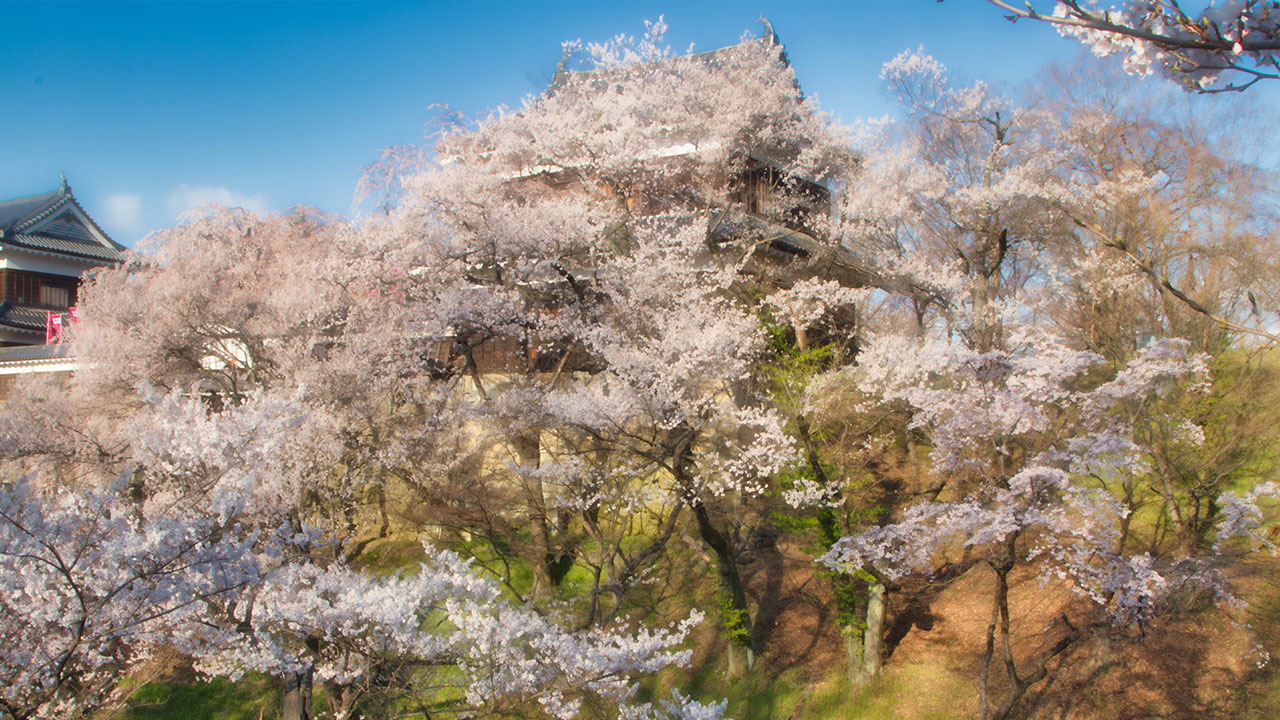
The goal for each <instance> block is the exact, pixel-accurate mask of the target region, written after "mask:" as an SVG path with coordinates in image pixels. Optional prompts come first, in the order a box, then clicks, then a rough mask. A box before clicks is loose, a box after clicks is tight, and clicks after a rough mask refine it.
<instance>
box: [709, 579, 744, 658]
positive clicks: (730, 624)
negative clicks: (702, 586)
mask: <svg viewBox="0 0 1280 720" xmlns="http://www.w3.org/2000/svg"><path fill="white" fill-rule="evenodd" d="M716 601H717V606H718V609H719V611H720V622H721V624H723V626H724V632H725V636H726V637H727V638H729V640H730V641H732V642H735V643H737V644H739V645H746V644H748V643H750V642H751V627H750V618H749V617H748V616H747V611H746V610H743V609H741V608H738V607H735V606H734V602H733V597H732V596H730V595H729V593H728V592H727V591H726V590H724V588H721V589H720V591H719V592H718V593H717V594H716Z"/></svg>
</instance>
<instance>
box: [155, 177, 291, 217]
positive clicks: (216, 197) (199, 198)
mask: <svg viewBox="0 0 1280 720" xmlns="http://www.w3.org/2000/svg"><path fill="white" fill-rule="evenodd" d="M205 205H222V206H223V207H229V208H235V207H238V208H244V209H245V210H248V211H250V212H255V213H266V212H268V210H269V208H268V207H267V198H266V197H265V196H263V195H253V196H249V195H245V194H244V193H239V192H236V191H235V190H228V189H227V188H224V187H192V186H191V185H187V184H186V183H183V184H181V185H179V186H178V187H176V188H174V190H173V192H171V193H169V212H171V213H173V217H174V219H175V220H178V219H181V218H182V216H183V215H185V214H187V213H189V212H191V211H192V210H197V209H199V208H201V207H203V206H205Z"/></svg>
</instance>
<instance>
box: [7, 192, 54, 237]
mask: <svg viewBox="0 0 1280 720" xmlns="http://www.w3.org/2000/svg"><path fill="white" fill-rule="evenodd" d="M62 197H63V195H62V188H58V189H57V190H54V191H53V192H47V193H43V194H40V195H31V196H29V197H21V198H14V199H12V200H4V201H0V228H7V227H10V226H11V225H16V224H17V223H18V222H19V221H22V220H25V219H27V218H29V217H31V216H33V215H40V214H41V211H42V210H46V209H48V208H49V207H51V206H53V205H55V204H57V202H58V201H59V200H61V199H62Z"/></svg>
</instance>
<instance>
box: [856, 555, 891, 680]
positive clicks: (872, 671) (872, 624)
mask: <svg viewBox="0 0 1280 720" xmlns="http://www.w3.org/2000/svg"><path fill="white" fill-rule="evenodd" d="M888 605H889V592H888V588H887V587H886V586H885V584H884V583H883V582H880V581H879V580H873V581H872V582H870V583H869V584H868V585H867V627H866V629H865V630H863V631H862V672H861V676H862V677H864V678H865V680H863V682H864V683H865V682H866V681H867V680H870V679H871V678H873V677H875V676H876V675H879V674H880V664H881V662H882V660H883V658H884V616H885V610H886V609H887V608H888Z"/></svg>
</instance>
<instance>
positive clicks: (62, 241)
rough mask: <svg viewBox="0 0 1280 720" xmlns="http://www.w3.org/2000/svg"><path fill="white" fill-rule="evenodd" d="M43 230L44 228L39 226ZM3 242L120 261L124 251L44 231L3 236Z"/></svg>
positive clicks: (35, 248)
mask: <svg viewBox="0 0 1280 720" xmlns="http://www.w3.org/2000/svg"><path fill="white" fill-rule="evenodd" d="M41 230H42V231H43V230H44V228H41ZM0 242H5V243H11V244H13V245H16V246H18V247H25V248H29V249H32V250H43V251H45V252H56V253H63V254H66V255H79V256H81V257H88V258H93V259H95V260H108V261H110V262H122V261H123V260H124V253H123V252H121V251H120V250H117V249H115V248H109V247H107V246H105V245H103V244H101V243H99V242H96V241H93V240H90V241H87V242H86V241H81V240H70V239H67V238H61V237H53V236H52V235H46V234H45V233H44V232H36V233H31V234H27V233H19V234H17V235H10V236H7V237H5V238H4V240H3V241H0Z"/></svg>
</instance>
